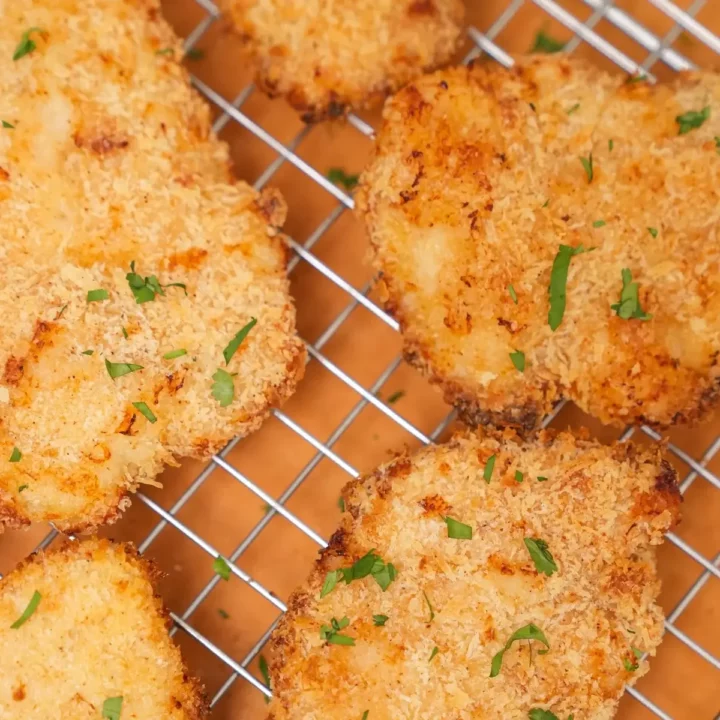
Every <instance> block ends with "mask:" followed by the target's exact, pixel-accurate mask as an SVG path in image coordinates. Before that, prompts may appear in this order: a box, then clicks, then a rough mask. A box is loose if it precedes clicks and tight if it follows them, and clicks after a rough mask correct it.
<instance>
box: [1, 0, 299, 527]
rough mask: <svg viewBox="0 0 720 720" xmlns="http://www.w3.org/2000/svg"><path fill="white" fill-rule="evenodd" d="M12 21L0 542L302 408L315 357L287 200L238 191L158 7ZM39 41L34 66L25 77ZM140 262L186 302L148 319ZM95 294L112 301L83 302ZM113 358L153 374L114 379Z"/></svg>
mask: <svg viewBox="0 0 720 720" xmlns="http://www.w3.org/2000/svg"><path fill="white" fill-rule="evenodd" d="M70 19H72V22H70ZM0 20H2V23H0V46H2V47H4V48H6V49H7V48H10V49H9V50H7V51H4V52H2V53H0V70H2V71H3V72H2V78H4V79H3V80H2V81H0V85H2V94H1V95H2V99H3V101H2V102H3V104H2V111H1V114H2V119H3V120H5V121H6V122H8V123H10V124H12V125H14V128H3V129H2V133H0V166H3V167H5V168H7V169H8V178H6V182H2V183H0V212H1V213H2V217H3V225H4V231H3V232H4V234H3V243H2V247H1V248H0V261H1V262H0V311H2V313H3V315H4V316H6V317H8V318H9V317H12V318H13V321H12V322H8V323H6V325H5V328H4V331H3V335H2V343H0V532H2V529H3V528H4V527H19V526H22V525H25V524H27V523H28V522H30V521H50V522H53V523H54V524H55V526H56V527H57V528H58V529H59V530H62V531H74V532H77V531H87V530H90V529H93V528H96V527H97V526H99V525H101V524H105V523H111V522H114V521H115V520H116V519H117V518H118V517H119V515H120V513H121V511H122V510H123V509H125V508H126V507H127V506H128V505H129V504H130V499H129V496H130V494H131V493H132V492H133V491H134V490H135V489H136V488H137V487H138V485H139V484H142V483H154V482H155V478H156V476H157V474H158V473H159V472H160V471H161V470H162V468H163V467H164V465H165V464H167V463H170V464H172V463H174V462H176V458H179V457H184V456H192V457H198V458H206V457H207V456H208V455H209V454H211V453H213V452H216V451H217V450H219V449H220V448H221V447H222V446H223V445H224V444H225V443H226V442H227V441H228V440H229V439H230V438H231V437H233V436H234V435H245V434H248V433H250V432H253V431H254V430H256V429H257V428H258V427H259V426H260V424H261V423H262V422H263V420H264V419H265V418H266V417H267V415H268V414H269V412H270V409H271V408H272V407H273V406H276V405H280V404H281V403H282V402H283V401H284V400H286V399H287V398H288V397H289V396H290V395H291V394H292V392H293V391H294V389H295V386H296V384H297V382H298V381H299V380H300V378H301V377H302V374H303V370H304V358H305V351H304V347H303V345H302V343H301V342H300V340H299V339H298V338H297V336H296V333H295V309H294V306H293V303H292V300H291V298H290V295H289V284H288V280H287V277H286V259H287V247H286V245H285V243H284V241H283V239H282V237H281V235H280V234H279V228H280V227H281V226H282V224H283V222H284V220H285V215H286V211H287V210H286V206H285V203H284V201H283V198H282V196H281V195H280V193H279V192H277V191H275V190H271V189H267V190H263V191H262V192H260V193H257V192H255V191H254V190H253V189H252V188H250V187H249V186H248V185H246V184H245V183H241V182H233V181H232V178H231V176H230V172H229V161H228V152H227V147H226V146H225V145H224V144H223V143H221V142H219V141H218V140H217V138H215V137H214V135H213V134H212V132H211V130H210V118H209V112H208V108H207V107H206V106H205V105H204V103H203V102H202V101H201V100H200V98H199V97H198V96H197V94H196V93H195V92H194V91H193V90H192V89H191V87H190V84H189V82H188V77H187V74H186V72H185V71H184V69H183V68H182V67H181V66H180V64H179V62H178V61H177V59H179V58H180V57H181V52H182V51H181V47H180V43H179V41H178V39H177V38H176V37H175V35H174V34H173V33H172V31H171V30H170V28H169V27H168V26H167V24H166V23H165V22H164V21H163V20H162V19H161V17H160V13H159V5H158V3H157V2H156V1H155V0H143V2H142V3H131V2H126V1H124V2H115V1H114V0H90V1H89V2H80V0H53V1H52V2H50V0H33V2H31V3H25V4H23V6H22V7H20V6H18V5H16V4H14V5H12V6H11V4H9V3H5V4H4V5H3V6H2V10H0ZM32 26H38V27H42V28H43V30H44V32H43V33H42V34H40V35H39V36H38V37H36V38H34V40H35V41H36V42H37V48H36V49H35V50H34V51H33V52H32V53H30V54H28V55H25V56H24V57H22V58H20V59H19V60H18V61H15V62H14V61H13V60H12V53H13V51H14V48H15V46H16V45H17V43H18V41H19V39H20V38H21V36H22V34H23V33H24V32H25V31H26V30H27V29H28V27H32ZM68 67H72V68H73V72H72V73H68V72H65V69H66V68H68ZM58 68H62V69H63V71H62V72H58ZM133 262H134V263H135V267H136V272H137V273H138V274H139V275H140V276H141V277H149V276H153V275H155V276H157V279H158V281H159V282H160V283H162V284H163V285H168V284H169V283H182V284H183V285H184V286H185V288H186V290H187V294H186V293H185V290H184V289H183V288H182V287H178V286H168V287H166V288H165V290H164V291H163V293H164V294H158V295H157V296H156V297H155V299H154V300H153V301H151V302H146V303H144V304H138V303H137V302H136V300H135V297H134V296H133V293H132V291H131V288H130V286H129V284H128V281H127V279H126V274H127V273H128V272H130V266H131V263H133ZM95 289H102V290H105V291H106V292H107V293H108V295H109V298H108V299H107V300H105V301H99V302H88V300H87V293H88V291H90V290H95ZM251 318H256V319H257V321H258V322H257V325H256V326H255V327H254V328H253V329H252V331H251V332H250V334H249V335H248V336H247V338H246V339H245V340H244V341H243V343H242V345H241V346H240V347H239V349H238V350H237V352H236V353H235V355H234V356H233V358H232V359H231V361H230V363H229V365H227V366H226V364H225V360H224V358H223V349H224V348H225V347H226V346H227V345H228V343H229V342H230V341H231V339H232V338H233V337H234V336H235V335H236V333H237V332H238V331H239V330H240V329H241V328H242V327H243V326H244V325H245V324H247V323H248V322H249V321H250V319H251ZM179 349H184V350H186V354H185V355H183V356H182V357H177V358H175V359H170V360H168V359H166V358H164V357H163V356H164V355H165V354H166V353H168V352H170V351H173V350H179ZM86 352H88V353H92V354H89V355H88V354H84V353H86ZM106 360H107V361H109V362H113V363H118V362H126V363H132V364H135V365H141V366H142V370H140V371H137V372H134V373H131V374H128V375H126V376H123V377H118V378H116V379H114V380H113V379H112V378H111V377H110V376H109V374H108V371H107V370H106V367H105V361H106ZM218 368H220V369H223V370H226V371H227V372H229V373H232V374H233V375H234V380H233V383H234V387H235V399H234V401H233V402H232V403H231V404H230V405H229V406H227V407H221V406H220V405H219V403H218V400H217V399H216V398H215V397H213V394H212V386H213V377H212V376H213V374H214V373H215V372H216V371H217V369H218ZM134 403H145V404H146V405H148V407H149V408H150V409H151V411H152V412H153V414H154V415H155V416H156V418H157V422H155V423H154V424H153V423H151V422H149V421H148V420H147V419H146V418H145V417H144V416H143V415H142V414H141V412H140V411H139V410H138V409H137V408H136V407H135V406H134ZM13 447H17V448H18V449H19V451H20V452H21V453H22V459H21V460H20V462H17V463H10V462H9V458H10V456H11V453H12V450H13ZM21 488H22V489H21Z"/></svg>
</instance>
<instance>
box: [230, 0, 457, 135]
mask: <svg viewBox="0 0 720 720" xmlns="http://www.w3.org/2000/svg"><path fill="white" fill-rule="evenodd" d="M220 6H221V7H222V8H223V9H224V10H225V11H227V12H228V13H229V15H230V18H231V20H232V22H233V23H234V27H235V29H236V32H237V34H238V35H239V37H240V38H241V40H242V41H243V43H244V44H245V47H246V48H247V50H248V51H249V52H250V53H251V54H252V55H253V56H254V58H255V63H256V66H257V77H258V83H259V85H260V86H261V87H262V88H263V90H265V92H267V93H268V94H269V95H270V96H272V97H275V96H283V97H285V98H286V99H287V100H288V102H289V103H290V104H291V105H292V106H293V107H295V108H296V109H297V110H299V111H300V112H301V113H302V118H303V120H305V121H306V122H316V121H318V120H323V119H326V118H328V117H336V116H338V115H343V114H344V113H345V112H346V111H347V110H348V109H350V108H355V109H358V108H364V107H368V106H371V105H374V104H377V103H378V102H379V101H380V100H382V99H384V98H385V96H386V95H388V94H389V93H391V92H393V91H394V90H396V89H397V88H399V87H402V85H404V84H405V83H406V82H408V81H409V80H411V79H412V78H414V77H417V76H418V75H420V74H421V73H422V72H423V71H424V70H430V69H433V68H435V67H437V66H438V65H440V64H442V63H445V62H447V61H448V60H449V59H450V57H451V56H452V54H453V52H454V51H455V48H456V46H457V42H458V38H459V36H460V29H461V25H462V20H463V16H464V7H463V3H462V1H461V0H374V2H372V3H364V2H357V0H290V1H288V0H221V2H220Z"/></svg>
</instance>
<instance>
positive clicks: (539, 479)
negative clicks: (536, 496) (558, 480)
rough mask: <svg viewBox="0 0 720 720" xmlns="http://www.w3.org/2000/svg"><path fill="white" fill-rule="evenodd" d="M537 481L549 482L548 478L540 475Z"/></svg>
mask: <svg viewBox="0 0 720 720" xmlns="http://www.w3.org/2000/svg"><path fill="white" fill-rule="evenodd" d="M537 481H538V482H546V481H547V478H546V477H544V476H543V475H538V476H537Z"/></svg>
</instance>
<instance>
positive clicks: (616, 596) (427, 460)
mask: <svg viewBox="0 0 720 720" xmlns="http://www.w3.org/2000/svg"><path fill="white" fill-rule="evenodd" d="M586 438H587V436H581V435H571V434H569V433H554V432H551V431H543V432H540V433H539V434H538V435H537V436H536V437H535V438H534V440H533V441H532V442H525V443H523V442H522V441H521V440H520V438H519V437H518V435H517V434H516V433H515V432H514V431H511V430H506V431H505V432H504V433H502V434H500V433H492V434H482V433H481V434H478V435H473V434H470V433H467V434H462V435H459V436H456V437H455V438H453V439H452V440H451V441H450V442H449V443H447V444H446V445H440V446H434V447H428V448H425V449H423V450H421V451H419V452H417V453H415V454H414V455H401V456H399V457H398V458H396V459H395V460H393V461H392V462H390V463H388V464H386V465H384V466H382V467H380V468H379V469H378V470H376V471H375V472H374V473H372V474H371V475H368V476H365V477H363V478H360V479H359V480H356V481H352V482H351V483H349V484H348V485H347V486H346V487H345V489H344V490H343V498H344V501H345V507H346V512H345V514H344V515H343V520H342V524H341V526H340V528H339V530H338V531H337V532H336V533H335V534H334V535H333V536H332V539H331V541H330V544H329V546H328V547H327V549H326V550H324V551H323V552H322V554H321V556H320V558H319V560H318V561H317V563H316V565H315V567H314V569H313V571H312V573H311V575H310V578H309V580H308V582H307V584H306V585H305V586H304V587H303V588H301V589H299V590H297V591H296V592H295V593H294V594H293V595H292V597H291V598H290V601H289V603H288V605H289V608H288V612H287V613H286V615H285V616H284V617H283V618H282V620H281V622H280V625H279V626H278V628H277V630H276V631H275V633H274V634H273V637H272V640H271V648H270V650H271V653H272V662H271V664H270V671H271V678H272V687H273V692H274V700H273V702H272V704H271V707H270V717H271V718H274V720H294V719H298V720H300V718H302V720H320V719H321V718H322V719H323V720H332V719H333V718H348V717H357V718H360V717H362V714H363V712H364V711H365V710H369V717H373V716H377V717H394V716H395V714H394V713H393V708H394V707H395V704H396V703H397V707H398V710H397V714H398V715H399V714H400V707H402V714H404V715H412V716H413V717H416V718H418V719H419V720H424V718H438V717H448V716H450V715H452V716H453V717H454V716H457V717H466V716H467V717H476V716H478V717H480V716H482V717H488V718H489V717H493V718H495V717H513V718H515V717H517V718H519V717H527V715H528V712H529V710H530V709H532V708H534V707H541V708H547V709H551V710H552V711H553V712H554V713H555V714H556V715H557V716H558V717H562V718H565V717H567V716H568V715H569V714H571V713H574V714H575V717H588V718H590V717H592V718H594V719H595V720H610V718H612V717H614V713H615V709H616V706H617V701H618V699H619V698H620V696H621V695H622V693H623V690H624V687H625V685H626V684H627V685H632V684H633V683H634V682H635V681H636V680H637V679H638V677H640V676H641V675H643V674H644V673H645V672H647V669H648V666H647V663H646V661H642V662H640V663H639V667H638V668H637V669H636V670H634V671H632V670H628V669H626V668H625V666H624V662H623V661H624V660H627V661H628V662H629V663H634V662H635V657H634V655H633V653H632V650H631V648H632V647H636V648H638V649H642V650H643V651H647V652H648V653H649V654H650V655H654V653H655V649H656V647H657V645H658V643H659V642H660V639H661V636H662V631H663V619H662V613H661V610H660V608H659V607H658V606H657V604H656V598H657V595H658V591H659V582H658V580H657V575H656V568H655V552H654V549H653V546H654V545H657V544H659V543H660V542H662V535H663V533H664V532H665V531H666V530H667V529H668V528H669V527H671V526H672V525H673V523H674V522H675V521H676V520H677V517H678V514H679V505H680V501H681V497H680V493H679V491H678V488H677V484H676V482H677V477H676V474H675V472H674V470H673V469H672V467H671V466H670V465H669V464H668V463H667V462H666V461H665V460H664V459H663V456H662V451H661V448H659V447H658V446H653V447H651V448H649V449H646V448H641V447H638V446H634V445H632V444H615V445H612V446H609V447H608V446H603V445H600V444H599V443H597V442H595V441H591V440H588V439H586ZM493 455H494V456H495V465H494V471H493V473H492V477H491V480H490V482H489V483H488V482H486V481H485V480H484V478H483V472H484V469H485V466H486V463H487V462H488V460H489V458H490V457H491V456H493ZM518 470H519V471H521V472H523V476H524V477H523V481H522V482H518V481H517V480H516V475H515V473H516V471H518ZM538 476H542V477H546V478H547V479H546V480H543V481H538V480H537V477H538ZM443 516H450V517H452V518H453V519H456V520H458V521H460V522H463V523H465V524H469V525H470V526H471V527H472V528H473V538H472V539H471V540H469V541H460V540H454V539H450V538H448V537H447V530H446V526H445V523H444V521H443ZM525 537H531V538H540V539H542V540H545V541H546V542H547V543H548V548H549V550H550V552H551V553H552V555H553V557H554V560H555V562H556V564H557V566H558V570H557V572H555V573H553V574H552V575H551V576H550V577H547V576H545V575H544V574H542V573H539V572H538V570H537V569H536V567H535V565H534V563H533V562H532V560H531V558H530V556H529V553H528V552H527V550H526V548H525V546H524V542H523V539H524V538H525ZM371 549H374V550H375V552H376V553H377V554H378V555H380V556H381V557H382V559H383V560H384V561H385V562H391V563H393V564H394V565H395V567H396V568H397V578H396V580H395V581H394V582H393V583H392V584H391V585H390V587H389V588H388V590H387V591H386V592H384V593H383V592H382V591H381V589H380V587H379V586H378V585H377V584H376V583H375V582H374V581H373V580H372V579H371V578H370V577H368V578H365V579H363V580H355V581H353V582H352V583H350V584H349V585H346V584H344V583H343V582H342V581H340V582H339V583H338V585H337V586H336V587H335V589H333V590H332V592H330V593H329V594H328V595H326V596H325V597H324V598H322V599H320V598H319V594H320V590H321V588H322V586H323V583H324V581H325V578H326V576H327V573H328V572H329V571H332V570H336V569H337V568H339V567H349V566H350V565H351V564H352V563H353V562H354V561H356V560H358V559H359V558H360V557H362V556H363V555H364V554H365V553H367V552H368V551H370V550H371ZM423 593H426V594H427V597H428V598H429V600H430V602H431V603H432V606H433V611H434V617H433V618H432V619H430V617H429V616H430V611H429V609H428V606H427V603H426V601H425V598H424V595H423ZM374 614H384V615H387V616H388V620H387V622H386V624H385V625H384V626H383V627H376V626H374V624H373V618H372V616H373V615H374ZM344 616H347V617H348V619H349V621H350V622H349V625H348V626H347V628H345V629H344V631H343V632H344V634H346V635H349V636H350V637H353V638H354V639H355V641H356V644H355V646H354V647H343V646H336V645H328V644H326V643H324V642H323V641H322V639H321V638H320V626H321V625H323V624H329V621H330V620H331V618H333V617H335V618H337V619H338V620H339V619H341V618H342V617H344ZM529 622H533V623H535V624H536V625H538V626H539V627H540V628H541V629H542V630H543V631H544V632H545V634H546V636H547V638H548V640H549V643H550V647H551V649H550V652H549V653H548V654H546V655H540V656H539V655H537V654H536V653H533V655H532V659H531V660H530V656H529V655H528V648H527V644H525V643H524V644H523V647H519V644H518V646H513V648H514V649H511V650H509V651H508V652H506V654H505V658H504V662H503V667H502V671H501V675H500V676H499V677H497V678H490V677H488V676H489V670H490V664H491V658H492V656H493V655H494V654H495V653H496V652H497V651H498V650H500V649H501V647H502V646H503V645H504V643H505V642H506V641H507V639H508V637H509V636H510V635H511V634H512V633H513V632H514V631H515V630H517V629H518V628H520V627H522V626H524V625H526V624H528V623H529ZM433 647H437V648H438V650H439V652H438V654H437V656H436V657H435V658H434V659H433V660H432V663H430V662H429V657H430V654H431V651H432V649H433ZM537 649H540V646H538V648H537ZM388 688H392V692H388V691H387V690H388Z"/></svg>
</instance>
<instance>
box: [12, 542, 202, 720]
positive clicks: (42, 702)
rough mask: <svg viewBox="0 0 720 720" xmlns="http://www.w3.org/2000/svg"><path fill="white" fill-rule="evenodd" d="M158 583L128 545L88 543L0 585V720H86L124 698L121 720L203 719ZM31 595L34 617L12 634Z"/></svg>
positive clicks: (43, 558)
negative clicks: (36, 597)
mask: <svg viewBox="0 0 720 720" xmlns="http://www.w3.org/2000/svg"><path fill="white" fill-rule="evenodd" d="M161 576H162V573H161V572H160V571H159V569H158V568H157V566H156V565H155V564H154V563H152V562H151V561H148V560H146V559H145V558H142V557H141V556H140V555H139V554H138V553H137V550H136V549H135V547H134V546H133V545H131V544H130V543H127V544H116V543H112V542H110V541H107V540H98V539H94V538H93V539H88V540H83V541H80V542H67V543H66V544H65V545H64V546H63V547H62V548H59V549H53V550H50V551H47V552H40V553H37V554H34V555H32V556H30V557H29V558H27V559H26V560H24V561H23V562H21V563H20V564H19V565H18V566H17V567H16V568H15V570H14V571H13V572H12V573H10V574H9V575H8V576H7V577H5V578H4V579H3V580H0V638H1V639H2V645H3V649H4V652H3V653H2V655H1V656H0V715H1V716H2V717H3V718H7V719H8V720H14V719H17V720H20V718H22V719H23V720H33V718H43V717H52V716H55V714H56V713H57V712H59V711H60V710H61V711H62V717H68V718H70V717H72V718H78V720H85V718H86V717H88V718H90V717H92V718H95V717H99V716H100V711H101V709H102V703H103V702H104V700H105V699H106V698H108V697H116V696H118V695H122V696H123V716H125V715H127V716H129V717H143V718H147V720H155V719H157V720H160V719H161V718H163V719H165V718H173V719H174V720H203V718H206V717H207V716H208V714H209V705H208V702H207V699H206V697H205V694H204V690H203V687H202V685H201V684H200V683H199V682H198V681H197V680H196V679H195V678H193V677H192V676H190V675H189V673H188V671H187V668H186V666H185V664H184V663H183V660H182V657H181V655H180V651H179V649H178V648H177V647H176V646H175V644H174V643H173V642H172V640H171V639H170V638H169V637H168V635H167V628H168V627H169V624H170V621H169V614H168V612H167V609H166V608H165V606H164V605H163V602H162V599H161V598H160V596H159V595H158V594H157V592H156V591H155V584H156V582H157V580H158V579H159V578H160V577H161ZM35 591H37V592H39V593H40V595H41V600H40V604H39V605H38V608H37V609H36V611H35V613H34V615H33V616H31V618H30V619H29V620H28V621H27V622H26V623H25V624H24V625H23V626H22V627H21V628H19V629H17V630H15V629H12V628H10V624H11V623H13V622H14V621H15V620H17V618H18V617H19V615H20V613H21V612H22V611H23V610H24V609H25V607H26V606H27V602H28V601H29V598H30V597H31V596H32V594H33V593H34V592H35ZM124 653H126V654H124ZM58 709H60V710H58ZM133 713H134V714H133Z"/></svg>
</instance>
